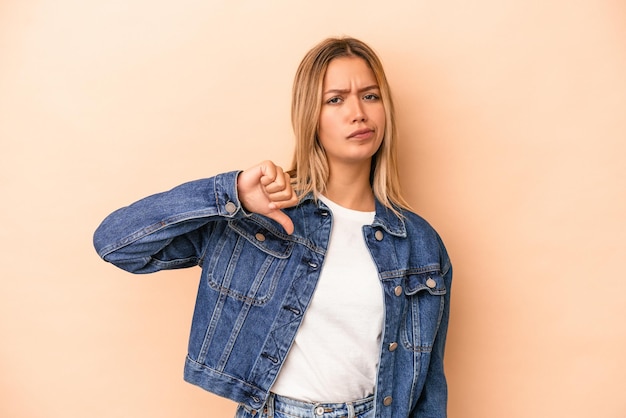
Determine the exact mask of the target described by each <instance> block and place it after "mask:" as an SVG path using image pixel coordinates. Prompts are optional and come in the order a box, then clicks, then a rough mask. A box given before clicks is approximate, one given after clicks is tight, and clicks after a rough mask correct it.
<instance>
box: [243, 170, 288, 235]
mask: <svg viewBox="0 0 626 418" xmlns="http://www.w3.org/2000/svg"><path fill="white" fill-rule="evenodd" d="M237 190H238V193H239V198H240V199H241V201H242V204H243V205H244V207H245V208H246V209H247V210H249V211H251V212H256V213H259V214H261V215H265V216H267V217H268V218H271V219H273V220H275V221H276V222H278V223H279V224H280V225H281V226H282V227H283V228H284V229H285V232H287V233H288V234H292V233H293V231H294V225H293V221H292V220H291V218H289V216H287V215H286V214H285V213H284V212H282V211H281V209H284V208H288V207H291V206H295V205H297V204H298V196H297V195H296V193H295V191H294V190H293V188H292V187H291V177H290V176H289V174H288V173H285V172H284V171H283V169H282V168H281V167H279V166H277V165H276V164H274V163H273V162H271V161H263V162H262V163H260V164H259V165H257V166H255V167H252V168H250V169H249V170H246V171H244V172H242V173H241V174H240V176H239V178H238V183H237Z"/></svg>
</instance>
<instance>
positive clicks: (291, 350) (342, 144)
mask: <svg viewBox="0 0 626 418" xmlns="http://www.w3.org/2000/svg"><path fill="white" fill-rule="evenodd" d="M292 124H293V127H294V131H295V136H296V149H295V155H294V161H293V167H292V170H290V171H289V172H285V171H283V169H282V168H281V167H279V166H277V165H275V164H274V163H272V162H271V161H264V162H262V163H260V164H258V165H256V166H254V167H252V168H250V169H248V170H245V171H243V172H230V173H224V174H219V175H217V176H215V177H211V178H208V179H203V180H197V181H192V182H189V183H185V184H183V185H180V186H178V187H176V188H174V189H172V190H170V191H168V192H164V193H161V194H157V195H154V196H150V197H147V198H145V199H142V200H140V201H138V202H136V203H134V204H132V205H130V206H128V207H125V208H122V209H119V210H118V211H116V212H114V213H112V214H111V215H109V217H107V218H106V219H105V220H104V221H103V223H102V224H101V225H100V227H99V228H98V230H97V231H96V233H95V236H94V243H95V247H96V249H97V251H98V253H99V254H100V256H102V257H103V258H104V259H105V260H106V261H109V262H112V263H114V264H115V265H117V266H118V267H120V268H123V269H125V270H128V271H131V272H134V273H150V272H154V271H158V270H162V269H168V268H181V267H190V266H195V265H200V266H201V267H202V275H201V281H200V286H199V290H198V297H197V301H196V308H195V312H194V317H193V322H192V329H191V336H190V341H189V354H188V356H187V360H186V364H185V380H187V381H188V382H191V383H193V384H196V385H198V386H200V387H202V388H204V389H206V390H208V391H211V392H213V393H216V394H218V395H220V396H224V397H227V398H229V399H232V400H234V401H235V402H237V403H239V408H238V410H237V417H259V416H260V417H263V418H265V417H276V418H283V417H326V418H330V417H344V416H345V417H361V418H364V417H368V418H370V417H390V418H391V417H393V418H400V417H445V416H446V403H447V388H446V380H445V376H444V370H443V355H444V346H445V339H446V331H447V325H448V317H449V306H450V304H449V301H450V293H449V291H450V285H451V279H452V269H451V265H450V262H449V258H448V256H447V253H446V250H445V248H444V245H443V243H442V242H441V240H440V238H439V236H438V235H437V233H436V232H435V231H434V230H433V229H432V228H431V227H430V226H429V225H428V224H427V223H426V221H424V220H423V219H422V218H420V217H419V216H417V215H416V214H414V213H412V212H411V211H410V210H409V208H408V205H407V204H406V203H405V201H404V200H403V198H402V197H401V194H400V191H399V179H398V172H397V166H396V154H395V153H396V150H395V148H396V130H395V126H394V111H393V104H392V100H391V95H390V91H389V85H388V83H387V80H386V78H385V75H384V72H383V68H382V65H381V63H380V61H379V59H378V58H377V57H376V55H375V53H374V52H373V51H372V50H371V49H370V48H369V47H368V46H367V45H366V44H364V43H363V42H361V41H359V40H356V39H353V38H339V39H336V38H333V39H327V40H325V41H323V42H321V43H320V44H318V45H317V46H316V47H314V48H313V49H312V50H311V51H309V52H308V53H307V55H306V56H305V57H304V59H303V61H302V62H301V64H300V67H299V68H298V71H297V73H296V77H295V81H294V88H293V102H292Z"/></svg>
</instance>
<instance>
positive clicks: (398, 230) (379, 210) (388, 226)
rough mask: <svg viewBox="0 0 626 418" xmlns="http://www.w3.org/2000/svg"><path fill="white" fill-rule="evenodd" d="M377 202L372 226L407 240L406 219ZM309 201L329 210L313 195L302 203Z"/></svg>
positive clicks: (309, 194) (307, 196) (304, 198)
mask: <svg viewBox="0 0 626 418" xmlns="http://www.w3.org/2000/svg"><path fill="white" fill-rule="evenodd" d="M375 200H376V215H375V216H374V222H373V223H372V226H373V227H380V228H383V229H384V230H385V231H387V232H388V233H389V234H391V235H395V236H398V237H403V238H406V236H407V235H406V225H405V223H404V218H403V217H402V216H398V215H396V214H395V213H393V211H391V210H390V209H389V208H387V207H386V206H385V205H383V204H382V203H381V202H379V201H378V199H375ZM307 201H313V202H316V203H315V204H316V205H317V207H318V208H324V209H328V208H327V207H326V205H324V203H323V202H322V201H321V200H319V199H317V200H316V199H315V196H314V195H313V193H308V194H307V195H306V196H304V197H303V198H302V199H301V200H300V203H301V204H302V203H304V202H307ZM396 209H397V210H398V211H399V213H400V214H403V213H404V211H403V210H402V209H399V208H397V207H396Z"/></svg>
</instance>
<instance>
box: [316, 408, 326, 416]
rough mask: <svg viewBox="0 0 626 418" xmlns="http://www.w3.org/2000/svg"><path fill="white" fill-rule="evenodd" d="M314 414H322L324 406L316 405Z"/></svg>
mask: <svg viewBox="0 0 626 418" xmlns="http://www.w3.org/2000/svg"><path fill="white" fill-rule="evenodd" d="M315 415H324V407H323V406H318V407H317V408H315Z"/></svg>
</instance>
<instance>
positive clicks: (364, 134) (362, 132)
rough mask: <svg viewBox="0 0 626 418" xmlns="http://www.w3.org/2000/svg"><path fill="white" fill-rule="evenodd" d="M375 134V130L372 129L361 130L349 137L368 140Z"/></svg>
mask: <svg viewBox="0 0 626 418" xmlns="http://www.w3.org/2000/svg"><path fill="white" fill-rule="evenodd" d="M373 134H374V130H373V129H370V128H364V129H359V130H356V131H354V132H352V133H351V134H350V135H348V138H358V139H367V138H370V137H371V136H372V135H373Z"/></svg>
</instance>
